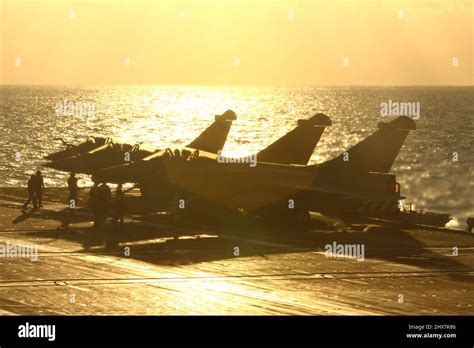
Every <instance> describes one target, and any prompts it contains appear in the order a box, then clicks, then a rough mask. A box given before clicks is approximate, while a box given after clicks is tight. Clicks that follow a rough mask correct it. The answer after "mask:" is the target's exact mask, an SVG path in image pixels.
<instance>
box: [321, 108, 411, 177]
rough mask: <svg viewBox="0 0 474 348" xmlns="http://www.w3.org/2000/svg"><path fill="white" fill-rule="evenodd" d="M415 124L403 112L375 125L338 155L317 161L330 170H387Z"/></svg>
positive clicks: (381, 171)
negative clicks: (354, 143) (365, 135)
mask: <svg viewBox="0 0 474 348" xmlns="http://www.w3.org/2000/svg"><path fill="white" fill-rule="evenodd" d="M415 129H416V124H415V121H413V120H412V119H411V118H409V117H407V116H400V117H397V118H396V119H394V120H392V121H390V122H387V123H379V129H378V130H377V131H376V132H375V133H373V134H372V135H370V136H368V137H367V138H365V139H364V140H362V141H361V142H360V143H358V144H356V145H355V146H353V147H351V148H350V149H349V150H347V151H346V152H344V153H342V154H341V155H339V156H338V157H336V158H334V159H332V160H329V161H328V162H325V163H323V164H321V168H325V169H328V170H334V171H348V170H350V171H356V172H377V173H388V172H389V171H390V169H391V168H392V165H393V162H395V159H396V158H397V156H398V153H399V152H400V149H401V147H402V145H403V142H404V141H405V139H406V137H407V135H408V133H409V131H410V130H415Z"/></svg>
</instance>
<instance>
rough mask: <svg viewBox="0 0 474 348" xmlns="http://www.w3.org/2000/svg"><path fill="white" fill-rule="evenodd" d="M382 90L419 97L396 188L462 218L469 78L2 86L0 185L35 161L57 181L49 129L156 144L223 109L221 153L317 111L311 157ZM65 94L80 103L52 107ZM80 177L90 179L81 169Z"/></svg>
mask: <svg viewBox="0 0 474 348" xmlns="http://www.w3.org/2000/svg"><path fill="white" fill-rule="evenodd" d="M389 100H391V101H392V102H414V103H420V117H419V119H418V120H417V121H416V122H417V128H418V129H417V130H416V131H414V132H411V133H410V135H409V136H408V138H407V140H406V141H405V144H404V146H403V147H402V150H401V152H400V154H399V156H398V158H397V160H396V162H395V164H394V167H393V169H392V172H393V173H395V174H396V175H397V180H398V181H399V182H400V183H401V189H402V194H403V195H405V196H406V197H407V202H412V203H413V204H414V206H415V208H416V209H420V210H421V209H423V210H428V211H436V212H448V213H451V215H452V216H453V217H455V220H453V221H452V222H451V223H450V225H451V226H453V227H456V226H460V227H462V226H464V222H465V219H466V217H467V216H473V215H474V204H473V203H474V198H473V193H474V190H473V188H474V179H473V178H474V176H473V171H474V166H473V164H474V151H473V139H474V137H473V134H474V132H473V131H474V103H473V101H474V87H305V88H283V87H230V86H229V87H225V86H110V87H106V86H101V87H95V86H91V87H84V86H1V87H0V131H1V137H0V146H1V151H0V185H1V186H19V185H25V182H26V180H27V178H28V175H29V174H30V173H32V172H33V171H35V170H36V169H38V168H40V169H41V170H42V171H43V173H44V176H45V184H46V186H65V181H66V177H67V174H66V173H62V172H59V171H55V170H52V169H48V168H41V164H42V163H44V162H45V161H44V160H43V156H45V155H47V154H49V153H51V152H54V151H57V150H60V149H61V148H63V145H62V144H61V142H60V141H58V140H55V138H62V139H64V140H65V141H67V142H71V143H79V142H81V141H83V140H85V138H86V137H87V136H88V135H103V136H107V137H112V138H114V139H115V140H116V141H120V142H129V143H137V142H142V143H143V144H146V145H150V146H154V147H158V148H164V147H167V146H170V145H185V144H187V143H189V142H190V141H191V140H192V139H194V138H195V137H196V136H197V135H198V134H199V133H200V132H201V131H202V130H203V129H204V128H205V127H207V126H208V125H209V124H210V123H211V122H212V120H213V119H214V115H217V114H222V113H223V112H224V111H225V110H227V109H232V110H233V111H235V112H236V113H237V115H238V120H237V121H235V122H234V124H233V127H232V129H231V131H230V133H229V137H228V140H227V143H226V146H225V148H224V154H225V155H249V154H252V153H254V152H256V151H258V150H260V149H262V148H264V147H265V146H266V145H268V144H270V143H271V142H272V141H274V140H276V139H277V138H278V137H280V136H282V135H283V134H285V133H286V132H287V131H289V130H290V129H292V128H293V127H294V126H295V123H296V120H298V119H300V118H308V117H310V116H312V115H313V114H315V113H317V112H324V113H325V114H327V115H328V116H330V117H331V119H332V121H333V126H332V127H329V128H327V129H326V131H325V133H324V134H323V137H322V139H321V141H320V143H319V144H318V147H317V148H316V150H315V152H314V154H313V156H312V158H311V162H310V163H321V162H324V161H326V160H329V159H331V158H333V157H335V156H336V155H338V154H340V153H341V152H343V151H345V150H346V149H347V148H349V147H350V146H352V145H354V144H356V143H357V142H359V141H360V140H362V139H363V138H364V137H366V136H368V135H369V134H371V133H372V132H373V131H375V130H376V129H377V123H378V122H380V121H389V120H391V119H392V118H391V117H382V116H381V114H380V111H381V106H380V105H381V103H384V102H388V101H389ZM67 101H72V102H74V103H77V105H78V106H82V109H76V111H75V112H74V114H68V113H66V114H58V110H59V111H61V110H60V106H61V105H62V104H64V103H65V102H67ZM89 106H93V107H94V109H86V108H87V107H89ZM81 110H82V112H81ZM454 153H456V154H457V158H456V154H454ZM454 159H457V161H456V160H454ZM80 184H81V185H89V184H90V181H89V179H88V177H87V176H81V180H80Z"/></svg>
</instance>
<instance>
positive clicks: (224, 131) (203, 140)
mask: <svg viewBox="0 0 474 348" xmlns="http://www.w3.org/2000/svg"><path fill="white" fill-rule="evenodd" d="M236 119H237V115H236V114H235V112H233V111H232V110H227V111H226V112H224V113H223V114H222V115H217V116H216V118H215V120H214V122H213V123H212V124H211V125H210V126H209V127H207V128H206V129H205V130H204V132H202V133H201V134H200V135H199V136H198V137H197V138H196V139H194V140H193V141H192V142H191V143H190V144H189V145H186V147H190V148H193V149H197V150H202V151H207V152H212V153H217V152H218V151H219V150H222V149H223V148H224V145H225V142H226V140H227V135H228V134H229V131H230V127H231V126H232V121H234V120H236Z"/></svg>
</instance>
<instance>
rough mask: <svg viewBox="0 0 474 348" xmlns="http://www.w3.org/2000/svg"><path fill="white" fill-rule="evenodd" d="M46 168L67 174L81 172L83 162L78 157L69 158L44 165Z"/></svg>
mask: <svg viewBox="0 0 474 348" xmlns="http://www.w3.org/2000/svg"><path fill="white" fill-rule="evenodd" d="M44 166H45V167H49V168H53V169H57V170H62V171H65V172H76V173H77V172H80V168H81V162H80V160H79V159H78V158H77V157H67V158H63V159H60V160H57V161H53V162H49V163H46V164H44Z"/></svg>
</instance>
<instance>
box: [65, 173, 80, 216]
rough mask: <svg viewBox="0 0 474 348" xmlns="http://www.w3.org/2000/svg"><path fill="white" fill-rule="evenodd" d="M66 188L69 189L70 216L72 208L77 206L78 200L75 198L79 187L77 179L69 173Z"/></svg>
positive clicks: (72, 211)
mask: <svg viewBox="0 0 474 348" xmlns="http://www.w3.org/2000/svg"><path fill="white" fill-rule="evenodd" d="M67 187H68V189H69V200H68V203H69V207H70V208H71V214H72V213H74V208H75V207H76V206H77V203H78V201H79V200H78V198H77V191H78V190H79V187H78V186H77V178H76V174H74V173H71V175H69V178H68V179H67Z"/></svg>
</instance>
